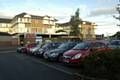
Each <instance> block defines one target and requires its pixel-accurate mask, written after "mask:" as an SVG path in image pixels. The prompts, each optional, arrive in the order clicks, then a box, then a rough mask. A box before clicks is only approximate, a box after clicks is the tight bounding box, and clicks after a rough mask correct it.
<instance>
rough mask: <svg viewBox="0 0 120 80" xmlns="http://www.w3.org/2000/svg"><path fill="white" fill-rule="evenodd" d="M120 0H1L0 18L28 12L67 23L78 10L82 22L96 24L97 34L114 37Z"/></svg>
mask: <svg viewBox="0 0 120 80" xmlns="http://www.w3.org/2000/svg"><path fill="white" fill-rule="evenodd" d="M118 1H119V0H0V17H5V18H12V17H13V16H15V15H17V14H19V13H22V12H27V13H30V14H34V15H50V16H54V17H56V18H57V19H58V20H59V21H58V22H60V23H63V22H67V21H69V19H70V16H71V15H73V14H74V12H75V11H76V9H77V8H80V17H81V18H82V20H86V21H91V22H95V23H96V24H97V25H98V26H97V27H96V34H105V35H112V34H114V33H115V32H117V31H120V28H119V27H118V26H116V24H117V23H120V22H119V21H118V20H116V19H114V18H113V17H112V16H113V15H117V12H116V9H115V7H116V5H117V4H118Z"/></svg>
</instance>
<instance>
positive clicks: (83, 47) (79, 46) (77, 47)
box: [73, 43, 89, 50]
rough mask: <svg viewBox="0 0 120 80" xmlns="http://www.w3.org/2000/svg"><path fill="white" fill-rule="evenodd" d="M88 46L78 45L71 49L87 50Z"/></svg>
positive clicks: (84, 44)
mask: <svg viewBox="0 0 120 80" xmlns="http://www.w3.org/2000/svg"><path fill="white" fill-rule="evenodd" d="M88 47H89V45H88V44H87V43H79V44H77V45H76V46H75V47H74V48H73V49H74V50H80V49H87V48H88Z"/></svg>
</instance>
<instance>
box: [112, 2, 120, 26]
mask: <svg viewBox="0 0 120 80" xmlns="http://www.w3.org/2000/svg"><path fill="white" fill-rule="evenodd" d="M116 10H117V12H118V16H113V17H114V18H115V19H118V20H119V21H120V0H119V3H118V4H117V6H116ZM117 26H119V27H120V24H117Z"/></svg>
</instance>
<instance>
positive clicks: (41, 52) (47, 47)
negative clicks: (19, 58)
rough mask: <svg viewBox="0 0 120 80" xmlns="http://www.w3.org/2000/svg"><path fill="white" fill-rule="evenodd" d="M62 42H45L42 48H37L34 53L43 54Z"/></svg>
mask: <svg viewBox="0 0 120 80" xmlns="http://www.w3.org/2000/svg"><path fill="white" fill-rule="evenodd" d="M61 44H62V43H61V42H50V43H46V44H45V45H44V46H43V47H42V48H40V49H39V50H37V51H36V52H35V53H34V55H37V56H43V54H44V53H45V52H48V51H50V50H53V49H55V48H57V47H58V46H60V45H61Z"/></svg>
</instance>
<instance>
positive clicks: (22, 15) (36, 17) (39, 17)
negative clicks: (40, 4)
mask: <svg viewBox="0 0 120 80" xmlns="http://www.w3.org/2000/svg"><path fill="white" fill-rule="evenodd" d="M27 14H28V13H26V12H23V13H20V14H18V15H16V16H15V17H14V18H16V17H24V15H27ZM29 15H30V16H31V18H32V19H43V18H44V17H45V16H46V17H48V18H50V16H48V15H45V16H38V15H31V14H29ZM55 21H57V19H55Z"/></svg>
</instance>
